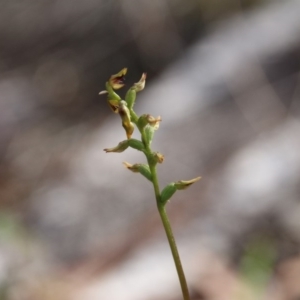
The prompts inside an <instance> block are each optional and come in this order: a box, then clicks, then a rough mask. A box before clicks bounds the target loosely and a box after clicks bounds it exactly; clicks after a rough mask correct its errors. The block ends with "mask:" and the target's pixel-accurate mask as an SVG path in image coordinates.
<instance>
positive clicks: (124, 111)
mask: <svg viewBox="0 0 300 300" xmlns="http://www.w3.org/2000/svg"><path fill="white" fill-rule="evenodd" d="M119 115H120V117H121V119H122V126H123V128H124V129H125V131H126V135H127V138H128V139H130V138H131V135H132V133H133V131H134V125H133V123H131V119H130V111H129V109H128V107H127V105H126V102H125V101H123V100H121V101H120V106H119Z"/></svg>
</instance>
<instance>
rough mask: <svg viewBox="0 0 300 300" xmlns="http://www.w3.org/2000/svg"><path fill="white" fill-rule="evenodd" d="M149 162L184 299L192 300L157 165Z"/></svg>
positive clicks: (158, 205)
mask: <svg viewBox="0 0 300 300" xmlns="http://www.w3.org/2000/svg"><path fill="white" fill-rule="evenodd" d="M148 163H149V168H150V171H151V173H152V182H153V187H154V191H155V197H156V203H157V208H158V211H159V214H160V217H161V220H162V223H163V226H164V229H165V232H166V235H167V238H168V241H169V245H170V248H171V252H172V255H173V259H174V262H175V266H176V270H177V274H178V277H179V282H180V286H181V290H182V295H183V299H184V300H190V295H189V290H188V287H187V283H186V279H185V275H184V271H183V268H182V264H181V260H180V256H179V253H178V250H177V246H176V242H175V238H174V235H173V232H172V227H171V224H170V221H169V219H168V215H167V212H166V210H165V207H164V205H163V204H162V203H161V201H160V191H159V184H158V179H157V173H156V167H155V165H153V164H152V163H151V161H150V160H148Z"/></svg>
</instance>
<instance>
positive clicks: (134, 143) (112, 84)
mask: <svg viewBox="0 0 300 300" xmlns="http://www.w3.org/2000/svg"><path fill="white" fill-rule="evenodd" d="M126 73H127V68H124V69H122V70H121V71H120V72H119V73H117V74H115V75H112V76H111V77H110V78H109V80H108V81H107V82H106V85H105V87H106V89H105V90H104V91H101V92H100V93H99V94H100V95H102V94H107V102H108V105H109V106H110V108H111V109H112V111H113V112H114V113H116V114H119V116H120V117H121V120H122V126H123V128H124V129H125V132H126V137H127V139H126V140H124V141H122V142H120V143H119V144H118V145H117V146H116V147H113V148H107V149H104V151H105V152H106V153H110V152H123V151H125V150H126V149H127V148H128V147H131V148H133V149H136V150H138V151H141V152H143V153H144V154H145V156H146V159H147V164H141V163H138V164H130V163H128V162H124V165H125V167H126V168H127V169H129V170H130V171H132V172H135V173H140V174H141V175H143V176H144V177H145V178H147V179H148V180H149V181H150V182H151V183H152V185H153V188H154V193H155V198H156V204H157V208H158V211H159V214H160V217H161V220H162V223H163V226H164V229H165V232H166V235H167V238H168V241H169V245H170V248H171V252H172V255H173V259H174V262H175V266H176V270H177V273H178V277H179V281H180V285H181V290H182V294H183V299H184V300H189V299H190V296H189V291H188V287H187V283H186V279H185V275H184V271H183V268H182V264H181V261H180V257H179V253H178V250H177V246H176V242H175V238H174V235H173V232H172V228H171V224H170V221H169V219H168V216H167V213H166V209H165V206H166V204H167V203H168V201H169V200H170V199H171V197H172V196H173V195H174V193H175V192H176V191H177V190H184V189H186V188H188V187H189V186H190V185H192V184H193V183H195V182H196V181H198V180H199V179H200V178H201V177H196V178H194V179H191V180H180V181H177V182H171V183H170V184H168V185H167V186H166V187H165V188H164V189H163V190H162V191H160V187H159V183H158V177H157V170H156V166H157V164H158V163H159V164H161V163H162V162H163V161H164V156H163V155H162V154H161V153H159V152H155V151H153V150H152V149H151V142H152V140H153V136H154V133H155V131H156V130H157V129H158V128H159V124H160V122H161V120H162V119H161V117H160V116H158V117H157V118H155V117H153V116H151V115H149V114H143V115H141V116H138V115H137V114H136V113H135V111H134V110H133V107H134V103H135V100H136V95H137V93H138V92H140V91H142V90H143V89H144V87H145V83H146V73H143V74H142V77H141V79H140V80H139V81H138V82H137V83H135V84H133V86H132V87H131V88H130V89H129V90H128V91H127V93H126V96H125V100H123V99H122V98H121V97H120V96H119V95H118V94H117V93H116V92H115V91H116V90H118V89H120V88H122V87H123V86H124V85H125V84H124V81H125V75H126ZM135 128H137V129H138V130H139V132H140V134H141V140H137V139H133V138H132V137H131V136H132V134H133V131H134V129H135Z"/></svg>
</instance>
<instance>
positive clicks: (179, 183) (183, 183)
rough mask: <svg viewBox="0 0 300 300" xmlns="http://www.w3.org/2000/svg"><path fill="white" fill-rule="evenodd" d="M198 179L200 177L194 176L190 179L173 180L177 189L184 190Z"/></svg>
mask: <svg viewBox="0 0 300 300" xmlns="http://www.w3.org/2000/svg"><path fill="white" fill-rule="evenodd" d="M200 179H201V177H196V178H194V179H191V180H180V181H177V182H175V183H174V185H175V187H176V188H177V190H184V189H186V188H188V187H189V186H190V185H192V184H193V183H195V182H197V181H198V180H200Z"/></svg>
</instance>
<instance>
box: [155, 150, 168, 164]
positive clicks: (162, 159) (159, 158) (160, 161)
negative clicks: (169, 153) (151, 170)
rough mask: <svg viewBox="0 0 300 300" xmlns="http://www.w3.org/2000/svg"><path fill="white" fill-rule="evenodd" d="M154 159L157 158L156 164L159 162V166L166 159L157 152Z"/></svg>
mask: <svg viewBox="0 0 300 300" xmlns="http://www.w3.org/2000/svg"><path fill="white" fill-rule="evenodd" d="M154 158H155V160H156V162H158V163H159V164H161V163H162V162H163V161H164V159H165V157H164V156H163V154H161V153H159V152H155V153H154Z"/></svg>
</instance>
